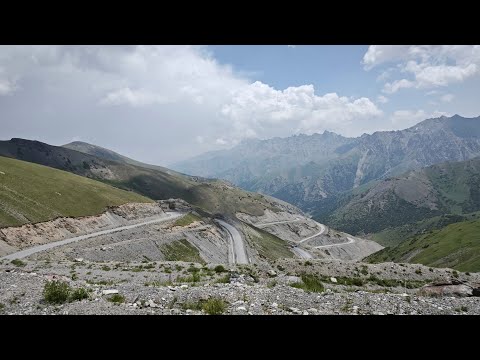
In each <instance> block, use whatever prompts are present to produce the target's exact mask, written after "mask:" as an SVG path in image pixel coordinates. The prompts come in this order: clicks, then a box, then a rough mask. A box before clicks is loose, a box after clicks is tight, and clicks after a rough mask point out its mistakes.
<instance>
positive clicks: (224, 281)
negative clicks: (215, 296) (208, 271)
mask: <svg viewBox="0 0 480 360" xmlns="http://www.w3.org/2000/svg"><path fill="white" fill-rule="evenodd" d="M229 282H230V274H226V275H224V276H222V277H221V278H219V279H217V280H215V283H217V284H228V283H229Z"/></svg>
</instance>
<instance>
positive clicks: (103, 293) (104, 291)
mask: <svg viewBox="0 0 480 360" xmlns="http://www.w3.org/2000/svg"><path fill="white" fill-rule="evenodd" d="M111 294H118V290H113V289H112V290H103V291H102V295H111Z"/></svg>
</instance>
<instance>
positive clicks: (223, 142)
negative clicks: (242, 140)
mask: <svg viewBox="0 0 480 360" xmlns="http://www.w3.org/2000/svg"><path fill="white" fill-rule="evenodd" d="M215 143H216V144H217V145H226V144H228V141H227V140H225V139H222V138H218V139H217V140H215Z"/></svg>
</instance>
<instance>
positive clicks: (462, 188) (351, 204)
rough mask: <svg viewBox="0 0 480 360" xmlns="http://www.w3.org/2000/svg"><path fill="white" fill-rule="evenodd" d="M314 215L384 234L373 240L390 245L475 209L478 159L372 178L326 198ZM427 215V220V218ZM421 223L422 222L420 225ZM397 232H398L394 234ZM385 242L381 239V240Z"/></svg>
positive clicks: (478, 204) (479, 202)
mask: <svg viewBox="0 0 480 360" xmlns="http://www.w3.org/2000/svg"><path fill="white" fill-rule="evenodd" d="M322 208H323V209H322V210H321V211H317V212H316V213H314V214H313V218H314V219H315V220H317V221H320V222H325V223H326V224H327V225H329V226H331V227H333V228H338V229H340V230H343V231H346V232H349V233H352V234H362V233H364V234H378V233H382V232H383V234H382V235H381V236H380V237H378V236H377V237H378V238H377V239H375V240H380V241H379V242H381V243H382V244H387V245H388V243H390V244H393V243H396V242H398V241H401V240H403V239H405V235H411V233H410V234H409V232H410V231H414V232H415V231H416V229H417V225H415V224H416V223H417V222H425V221H426V222H427V223H428V222H432V221H433V222H435V221H436V220H435V219H438V218H439V217H442V216H443V217H444V216H447V215H449V216H450V218H451V219H447V220H448V221H447V223H445V221H444V220H445V219H442V221H441V222H443V224H440V226H433V227H432V226H430V225H429V224H427V223H425V224H423V223H420V224H419V226H418V228H419V229H421V228H422V227H423V228H425V226H426V227H427V228H429V229H432V228H439V227H442V226H445V225H447V224H448V223H451V222H454V221H452V219H453V220H455V219H456V220H455V221H462V220H465V219H462V216H463V215H465V214H469V213H473V212H476V211H479V210H480V158H474V159H471V160H467V161H460V162H447V163H443V164H438V165H433V166H430V167H427V168H423V169H419V170H415V171H410V172H407V173H405V174H403V175H399V176H397V177H393V178H388V179H385V180H380V181H375V182H372V183H371V186H368V187H367V186H365V185H364V186H362V187H359V188H357V189H354V190H352V191H350V192H347V193H343V194H339V195H337V196H335V197H333V198H330V199H329V200H328V202H327V201H326V202H325V204H324V206H323V207H322ZM429 219H432V221H428V220H429ZM424 225H425V226H424ZM397 234H398V236H397ZM384 240H386V241H385V242H382V241H384Z"/></svg>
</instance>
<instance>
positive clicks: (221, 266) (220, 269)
mask: <svg viewBox="0 0 480 360" xmlns="http://www.w3.org/2000/svg"><path fill="white" fill-rule="evenodd" d="M213 270H214V271H215V272H216V273H223V272H225V271H227V270H226V269H225V268H224V267H223V265H217V266H215V268H214V269H213Z"/></svg>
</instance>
